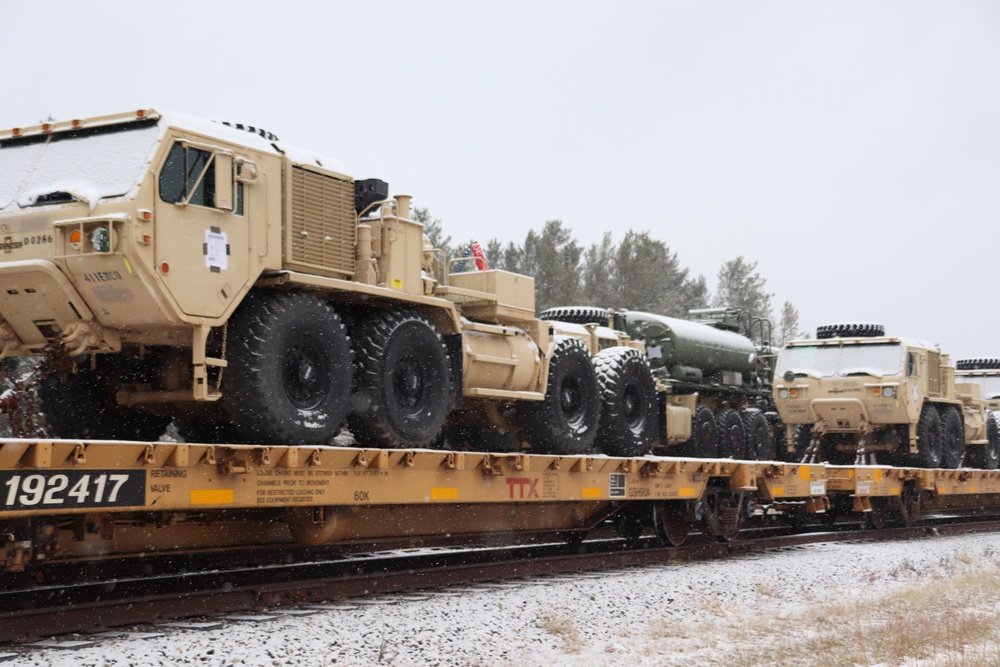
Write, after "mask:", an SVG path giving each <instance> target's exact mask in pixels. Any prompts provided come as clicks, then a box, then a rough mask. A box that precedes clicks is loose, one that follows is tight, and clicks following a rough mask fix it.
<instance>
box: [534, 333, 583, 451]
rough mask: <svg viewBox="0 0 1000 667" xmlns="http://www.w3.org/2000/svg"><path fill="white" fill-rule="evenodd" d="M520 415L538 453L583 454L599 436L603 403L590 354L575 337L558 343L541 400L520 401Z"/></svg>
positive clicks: (550, 362)
mask: <svg viewBox="0 0 1000 667" xmlns="http://www.w3.org/2000/svg"><path fill="white" fill-rule="evenodd" d="M518 413H519V415H520V417H521V421H522V423H523V424H524V426H525V429H526V431H527V436H528V440H529V442H531V444H532V447H533V449H534V450H535V451H537V452H542V453H547V454H583V453H586V452H587V451H589V450H590V447H591V445H593V444H594V439H595V438H596V436H597V424H598V420H599V419H600V416H601V403H600V396H599V394H598V387H597V373H596V372H595V371H594V364H593V362H592V361H591V359H590V353H589V352H588V351H587V348H586V347H585V346H584V345H583V343H581V342H580V341H578V340H576V339H575V338H562V339H560V340H559V341H558V342H557V343H556V349H555V352H553V353H552V359H551V360H550V361H549V381H548V389H547V391H546V392H545V398H544V399H543V400H541V401H521V403H520V405H519V406H518Z"/></svg>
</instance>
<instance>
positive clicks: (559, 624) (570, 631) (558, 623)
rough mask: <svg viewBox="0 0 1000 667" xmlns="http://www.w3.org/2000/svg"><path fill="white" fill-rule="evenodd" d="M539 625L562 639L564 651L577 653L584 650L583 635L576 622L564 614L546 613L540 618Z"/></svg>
mask: <svg viewBox="0 0 1000 667" xmlns="http://www.w3.org/2000/svg"><path fill="white" fill-rule="evenodd" d="M538 627H540V628H541V629H542V630H545V632H547V633H549V634H550V635H552V636H553V637H557V638H559V639H560V640H561V641H562V650H563V652H564V653H571V654H576V653H580V652H581V651H582V650H583V637H582V636H580V631H579V630H578V629H577V627H576V624H574V623H573V621H572V620H571V619H570V618H569V617H568V616H563V615H562V614H545V615H544V616H542V617H541V618H539V619H538Z"/></svg>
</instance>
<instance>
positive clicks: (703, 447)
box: [677, 405, 719, 459]
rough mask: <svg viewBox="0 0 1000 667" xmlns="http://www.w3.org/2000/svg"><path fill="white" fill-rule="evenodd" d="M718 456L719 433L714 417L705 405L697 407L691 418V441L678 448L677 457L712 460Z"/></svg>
mask: <svg viewBox="0 0 1000 667" xmlns="http://www.w3.org/2000/svg"><path fill="white" fill-rule="evenodd" d="M718 455H719V433H718V428H717V424H716V422H715V415H714V414H713V413H712V409H711V408H710V407H708V406H707V405H699V406H697V407H696V408H695V410H694V416H692V417H691V439H690V440H688V441H687V442H685V443H684V444H683V445H681V446H680V447H678V451H677V456H690V457H694V458H700V459H712V458H716V457H717V456H718Z"/></svg>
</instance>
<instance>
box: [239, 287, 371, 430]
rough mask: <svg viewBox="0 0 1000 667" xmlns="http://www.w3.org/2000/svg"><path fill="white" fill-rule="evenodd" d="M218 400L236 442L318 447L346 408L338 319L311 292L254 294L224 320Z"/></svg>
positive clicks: (346, 347)
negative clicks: (226, 328)
mask: <svg viewBox="0 0 1000 667" xmlns="http://www.w3.org/2000/svg"><path fill="white" fill-rule="evenodd" d="M228 347H229V349H228V353H227V357H228V361H229V366H228V367H227V368H226V370H225V373H224V375H223V380H222V394H223V399H222V400H223V401H225V408H226V412H228V414H229V416H230V418H231V420H232V425H233V429H234V431H235V433H236V434H237V435H238V436H239V438H240V440H242V441H245V442H248V443H257V444H263V445H323V444H328V443H329V442H330V441H331V440H332V439H333V438H334V437H335V436H336V435H337V434H338V433H339V432H340V427H341V425H342V424H343V422H344V417H345V416H346V414H347V409H348V406H349V405H350V391H349V390H348V387H350V378H351V347H350V342H349V340H348V338H347V330H346V328H345V327H344V324H343V322H342V321H341V319H340V316H339V315H337V313H336V312H335V311H334V310H333V308H331V307H330V305H329V304H327V303H325V302H324V301H321V300H320V299H318V298H317V297H315V296H312V295H310V294H304V293H293V292H263V291H261V292H253V293H251V294H250V295H249V296H248V297H247V298H246V300H245V301H244V302H243V303H242V304H241V305H240V307H239V308H238V309H237V310H236V313H235V314H234V315H233V317H232V318H231V319H230V321H229V346H228Z"/></svg>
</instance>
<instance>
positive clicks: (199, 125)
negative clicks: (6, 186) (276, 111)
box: [0, 109, 350, 178]
mask: <svg viewBox="0 0 1000 667" xmlns="http://www.w3.org/2000/svg"><path fill="white" fill-rule="evenodd" d="M143 119H149V120H153V119H159V120H160V121H161V124H162V126H163V127H173V128H177V129H180V130H187V131H190V132H196V133H198V134H201V135H204V136H206V137H209V138H212V139H217V140H219V141H225V142H229V143H234V144H240V145H243V146H246V147H248V148H252V149H253V150H256V151H260V152H262V153H270V154H272V155H284V156H285V157H287V158H288V159H289V160H291V161H292V162H295V163H297V164H302V165H308V166H317V167H320V168H321V169H325V170H326V171H332V172H335V173H337V174H339V175H341V176H344V177H345V178H350V176H348V175H347V168H346V166H345V165H344V163H342V162H341V161H339V160H336V159H331V158H327V157H324V156H321V155H318V154H317V153H315V152H313V151H310V150H308V149H305V148H299V147H298V146H289V145H286V144H283V143H281V142H280V141H276V140H268V139H266V138H265V137H262V136H260V135H259V134H257V133H255V132H253V131H248V130H241V129H237V128H235V127H231V126H229V125H224V124H223V122H224V121H215V120H209V119H206V118H199V117H197V116H189V115H187V114H183V113H178V112H176V111H158V110H156V109H139V110H136V111H129V112H125V113H117V114H110V115H107V116H95V117H92V118H81V119H74V120H69V121H51V122H47V123H42V124H39V125H32V126H25V127H19V128H13V129H9V130H0V140H3V139H9V138H11V137H21V136H30V135H39V134H47V133H49V132H59V131H63V130H72V129H82V128H86V127H99V126H102V125H113V124H116V123H123V122H128V121H137V120H143ZM248 127H249V126H248Z"/></svg>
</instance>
